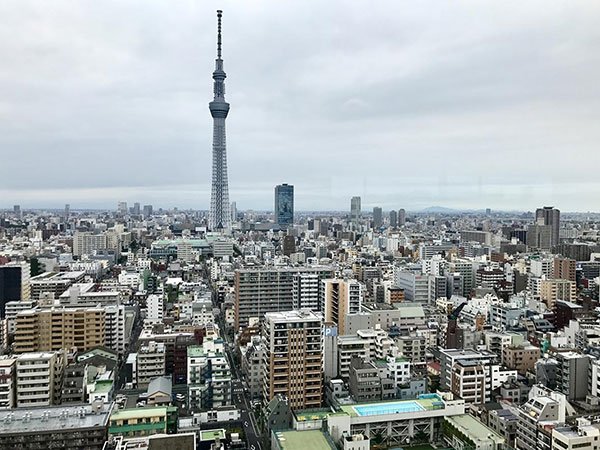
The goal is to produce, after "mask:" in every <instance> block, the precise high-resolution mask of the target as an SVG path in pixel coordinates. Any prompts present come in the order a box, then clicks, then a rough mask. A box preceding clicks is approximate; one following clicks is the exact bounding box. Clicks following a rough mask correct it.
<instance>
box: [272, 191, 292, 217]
mask: <svg viewBox="0 0 600 450" xmlns="http://www.w3.org/2000/svg"><path fill="white" fill-rule="evenodd" d="M273 216H274V219H275V223H276V224H278V225H281V226H282V227H287V226H291V225H293V224H294V186H292V185H289V184H285V183H284V184H280V185H278V186H275V205H274V209H273Z"/></svg>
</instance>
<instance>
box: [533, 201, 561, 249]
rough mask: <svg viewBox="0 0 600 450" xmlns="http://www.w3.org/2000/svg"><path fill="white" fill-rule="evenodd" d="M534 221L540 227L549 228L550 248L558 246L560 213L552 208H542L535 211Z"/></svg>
mask: <svg viewBox="0 0 600 450" xmlns="http://www.w3.org/2000/svg"><path fill="white" fill-rule="evenodd" d="M535 220H536V222H537V223H538V224H540V225H546V226H549V227H550V230H551V231H550V236H551V238H550V239H551V245H552V247H554V246H556V245H558V244H559V241H560V235H559V230H560V211H559V210H558V209H556V208H554V207H552V206H544V207H543V208H538V209H537V210H536V211H535Z"/></svg>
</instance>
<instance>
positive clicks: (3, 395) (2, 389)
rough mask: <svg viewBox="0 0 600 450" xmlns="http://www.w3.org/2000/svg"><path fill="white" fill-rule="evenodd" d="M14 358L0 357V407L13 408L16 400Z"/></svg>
mask: <svg viewBox="0 0 600 450" xmlns="http://www.w3.org/2000/svg"><path fill="white" fill-rule="evenodd" d="M16 362H17V360H16V359H15V358H9V357H0V409H8V408H14V407H15V406H16V405H15V400H16V388H15V371H16V366H17V364H16Z"/></svg>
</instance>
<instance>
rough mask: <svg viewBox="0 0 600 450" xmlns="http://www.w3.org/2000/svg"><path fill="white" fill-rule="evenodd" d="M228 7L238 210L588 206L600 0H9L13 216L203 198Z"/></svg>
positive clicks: (4, 39)
mask: <svg viewBox="0 0 600 450" xmlns="http://www.w3.org/2000/svg"><path fill="white" fill-rule="evenodd" d="M218 7H221V8H223V9H224V10H225V16H224V36H225V40H224V58H225V70H226V71H227V73H228V79H227V98H228V101H230V103H231V105H232V109H231V113H230V117H229V118H228V123H227V126H228V156H229V169H230V172H229V179H230V191H231V199H232V200H236V201H237V202H238V207H239V208H242V209H243V208H254V209H263V208H264V209H269V208H271V205H272V195H273V194H272V189H273V186H274V185H275V184H277V183H281V182H289V183H293V184H295V186H296V196H297V201H296V204H297V207H298V208H299V209H307V210H308V209H347V207H348V202H349V198H350V196H352V195H357V194H358V195H362V196H363V204H364V205H365V207H369V206H370V205H374V204H381V205H382V206H384V207H388V208H392V207H396V208H399V207H405V208H409V209H410V208H417V207H425V206H429V205H432V204H436V205H437V204H442V205H443V206H449V207H469V208H483V207H493V208H496V209H502V208H505V209H509V208H510V209H513V208H523V209H532V208H534V207H535V206H538V205H539V204H542V203H553V204H555V205H557V206H559V207H561V208H562V209H564V210H576V209H580V210H587V209H594V208H595V204H594V202H595V200H596V199H597V194H598V193H599V192H600V182H597V181H596V180H597V175H596V172H597V167H598V163H599V162H600V153H599V152H598V151H597V148H596V147H597V144H596V143H597V142H598V140H599V138H600V131H598V130H597V128H598V127H597V124H596V122H597V117H598V113H599V112H600V102H599V100H600V97H599V94H600V93H599V91H598V89H597V79H598V76H599V75H600V73H599V72H600V60H599V56H598V55H597V51H596V49H597V46H598V44H599V43H600V30H599V29H598V28H597V26H596V24H597V20H598V18H599V15H600V5H597V4H596V3H595V2H588V1H570V2H567V1H560V2H552V3H548V2H544V1H541V0H540V1H530V2H516V1H515V2H491V1H489V2H488V1H484V2H481V1H462V2H452V3H448V2H434V1H416V0H415V1H409V2H396V1H393V0H387V1H380V2H376V3H373V2H367V1H356V0H352V1H343V2H342V1H339V2H320V1H319V2H317V1H316V0H312V1H309V2H287V1H260V2H244V1H241V0H236V1H233V0H232V1H228V2H217V1H214V2H204V1H202V2H185V3H184V2H168V3H167V2H141V1H139V0H137V1H126V2H121V1H119V2H112V1H109V2H101V3H99V2H91V1H82V2H67V1H62V0H56V1H53V2H43V1H8V2H2V3H0V17H3V20H2V21H1V22H0V60H2V61H3V70H2V71H0V161H1V163H0V199H1V200H2V201H1V202H0V207H3V206H10V205H12V204H13V203H22V204H24V205H25V204H27V205H28V206H59V205H61V204H62V203H67V202H69V203H71V204H72V205H73V206H74V207H76V206H80V207H85V206H88V203H89V205H90V206H92V205H93V206H107V207H113V205H114V204H116V201H118V200H128V201H130V202H133V201H144V202H152V203H156V204H160V205H162V206H173V205H176V206H179V207H192V208H206V207H207V205H208V199H209V197H208V191H209V185H210V183H209V180H210V152H211V133H212V123H211V118H210V115H209V112H208V108H207V103H208V101H210V99H211V93H212V87H211V79H210V75H211V72H212V70H213V65H214V57H215V56H214V47H215V42H214V41H215V36H214V28H215V15H214V10H215V9H217V8H218ZM576 183H583V184H584V185H585V187H586V188H585V189H576V188H574V186H577V184H576ZM124 196H127V197H124ZM394 205H395V206H394ZM596 209H597V208H596Z"/></svg>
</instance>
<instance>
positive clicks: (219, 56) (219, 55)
mask: <svg viewBox="0 0 600 450" xmlns="http://www.w3.org/2000/svg"><path fill="white" fill-rule="evenodd" d="M221 17H223V11H221V10H220V9H217V59H221Z"/></svg>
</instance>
